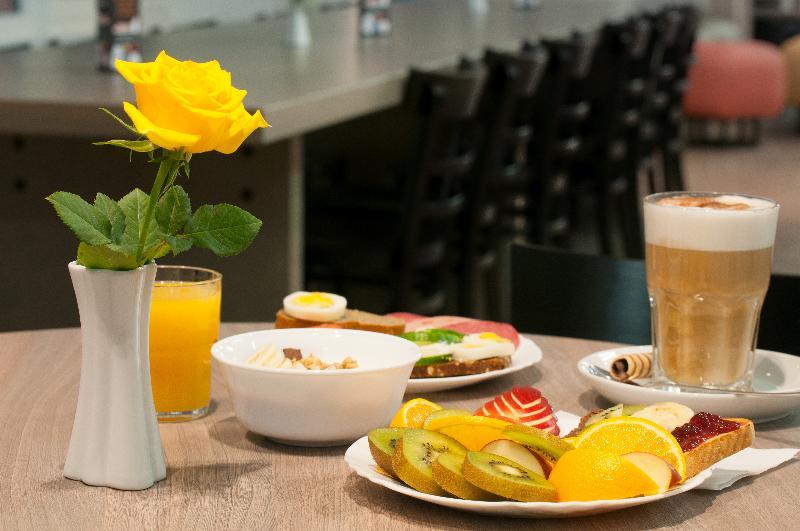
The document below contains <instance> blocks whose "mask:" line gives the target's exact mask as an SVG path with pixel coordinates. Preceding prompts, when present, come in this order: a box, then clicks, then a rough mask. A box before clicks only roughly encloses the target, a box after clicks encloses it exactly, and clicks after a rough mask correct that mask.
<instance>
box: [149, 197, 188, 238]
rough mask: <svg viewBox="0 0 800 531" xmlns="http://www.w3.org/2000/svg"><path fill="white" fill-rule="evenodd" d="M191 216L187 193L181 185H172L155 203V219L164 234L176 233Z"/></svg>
mask: <svg viewBox="0 0 800 531" xmlns="http://www.w3.org/2000/svg"><path fill="white" fill-rule="evenodd" d="M190 217H192V204H191V202H190V200H189V194H187V193H186V191H185V190H184V189H183V187H181V186H172V187H171V188H170V189H169V190H167V192H166V193H165V194H164V195H163V196H162V197H161V199H159V201H158V204H157V205H156V221H158V225H159V228H160V229H161V230H162V232H164V233H165V234H177V233H178V232H180V230H181V229H183V227H184V226H186V222H187V221H189V218H190Z"/></svg>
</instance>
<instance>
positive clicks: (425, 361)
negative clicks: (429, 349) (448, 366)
mask: <svg viewBox="0 0 800 531" xmlns="http://www.w3.org/2000/svg"><path fill="white" fill-rule="evenodd" d="M452 359H453V355H452V354H441V355H439V356H428V357H427V358H422V359H421V360H419V361H418V362H417V363H415V364H414V365H415V366H416V367H427V366H428V365H433V364H434V363H444V362H447V361H451V360H452Z"/></svg>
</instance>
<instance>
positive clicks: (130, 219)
mask: <svg viewBox="0 0 800 531" xmlns="http://www.w3.org/2000/svg"><path fill="white" fill-rule="evenodd" d="M149 201H150V197H149V196H148V195H147V194H146V193H144V192H143V191H141V190H140V189H138V188H136V189H134V190H133V191H131V192H130V193H129V194H128V195H126V196H125V197H123V198H122V199H120V200H119V206H120V207H122V211H123V212H124V213H125V233H124V234H123V237H122V242H121V244H120V245H119V247H116V246H111V248H112V249H114V250H116V251H119V252H122V253H124V254H129V255H132V256H135V255H136V247H137V246H138V244H139V230H140V228H141V226H142V225H143V223H144V216H145V212H146V211H147V204H148V202H149ZM164 240H165V237H164V234H163V233H162V232H161V230H160V229H159V228H158V223H150V230H149V231H148V234H147V237H146V238H145V241H144V249H145V250H147V249H152V248H153V247H154V246H157V245H159V244H161V243H162V242H163V241H164Z"/></svg>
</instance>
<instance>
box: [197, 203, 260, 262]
mask: <svg viewBox="0 0 800 531" xmlns="http://www.w3.org/2000/svg"><path fill="white" fill-rule="evenodd" d="M259 229H261V220H259V219H258V218H256V217H255V216H253V215H252V214H250V213H249V212H247V211H246V210H242V209H241V208H239V207H237V206H233V205H229V204H226V203H221V204H219V205H213V206H212V205H203V206H201V207H200V208H198V209H197V211H196V212H195V213H194V215H193V216H192V218H191V219H190V220H189V223H188V224H187V225H186V229H185V236H188V237H189V238H191V239H192V242H193V243H194V244H195V245H197V246H198V247H202V248H204V249H208V250H210V251H211V252H213V253H214V254H216V255H217V256H233V255H235V254H238V253H240V252H242V251H244V250H245V249H247V247H249V246H250V244H251V243H252V242H253V239H255V237H256V235H257V234H258V231H259Z"/></svg>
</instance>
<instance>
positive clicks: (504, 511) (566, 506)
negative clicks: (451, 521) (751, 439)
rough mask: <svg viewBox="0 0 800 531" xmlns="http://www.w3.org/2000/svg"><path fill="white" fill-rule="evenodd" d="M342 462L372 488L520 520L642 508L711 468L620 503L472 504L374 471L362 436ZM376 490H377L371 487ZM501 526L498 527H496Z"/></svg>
mask: <svg viewBox="0 0 800 531" xmlns="http://www.w3.org/2000/svg"><path fill="white" fill-rule="evenodd" d="M344 460H345V461H347V464H348V465H350V468H351V469H353V471H354V472H355V473H356V474H358V475H359V476H361V477H363V478H366V479H368V480H369V481H371V482H372V483H374V484H376V485H380V486H381V487H386V488H387V489H391V490H393V491H395V492H399V493H401V494H405V495H406V496H411V497H412V498H417V499H419V500H425V501H427V502H430V503H435V504H436V505H443V506H445V507H451V508H453V509H461V510H463V511H470V512H474V513H481V514H490V515H496V516H514V517H523V518H568V517H572V516H588V515H590V514H600V513H606V512H609V511H616V510H618V509H626V508H628V507H633V506H635V505H643V504H645V503H652V502H654V501H658V500H663V499H664V498H669V497H670V496H675V495H676V494H680V493H682V492H686V491H687V490H691V489H693V488H695V487H697V486H698V485H700V484H701V483H702V482H703V481H705V480H706V478H708V477H709V476H710V475H711V469H707V470H703V471H702V472H700V473H699V474H698V475H696V476H695V477H693V478H691V479H689V480H688V481H687V482H686V483H684V484H682V485H679V486H678V487H676V488H674V489H672V490H669V491H667V492H665V493H663V494H655V495H653V496H639V497H637V498H626V499H623V500H596V501H582V502H559V503H555V502H515V501H472V500H460V499H457V498H448V497H445V496H435V495H432V494H425V493H422V492H419V491H416V490H414V489H412V488H410V487H407V486H406V485H405V484H403V483H401V482H399V481H397V480H396V479H393V478H390V477H388V476H385V475H384V474H381V473H380V472H378V471H377V470H376V468H375V466H376V465H375V461H373V459H372V454H370V451H369V443H368V442H367V438H366V437H362V438H360V439H359V440H357V441H356V442H354V443H353V444H352V445H351V446H350V448H348V449H347V452H345V454H344ZM375 488H378V487H375ZM499 527H501V526H498V528H499Z"/></svg>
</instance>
